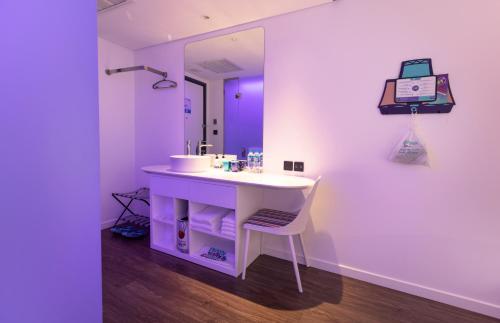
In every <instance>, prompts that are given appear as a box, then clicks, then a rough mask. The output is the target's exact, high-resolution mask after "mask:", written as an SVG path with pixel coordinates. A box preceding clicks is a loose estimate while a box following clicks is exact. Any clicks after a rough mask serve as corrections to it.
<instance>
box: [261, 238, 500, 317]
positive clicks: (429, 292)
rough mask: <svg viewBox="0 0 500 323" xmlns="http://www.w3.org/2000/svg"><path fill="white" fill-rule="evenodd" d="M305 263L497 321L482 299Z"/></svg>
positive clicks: (272, 252)
mask: <svg viewBox="0 0 500 323" xmlns="http://www.w3.org/2000/svg"><path fill="white" fill-rule="evenodd" d="M262 253H263V254H266V255H269V256H273V257H277V258H281V259H285V260H290V261H291V259H292V257H291V254H290V253H289V252H286V251H281V250H276V249H273V248H269V247H263V248H262ZM308 260H309V265H310V266H311V267H314V268H317V269H321V270H325V271H329V272H333V273H336V274H339V275H342V276H346V277H351V278H355V279H359V280H362V281H365V282H368V283H372V284H375V285H379V286H383V287H387V288H391V289H395V290H398V291H401V292H405V293H408V294H412V295H416V296H420V297H424V298H427V299H431V300H433V301H438V302H441V303H445V304H448V305H452V306H456V307H460V308H464V309H467V310H470V311H473V312H477V313H481V314H484V315H488V316H492V317H495V318H500V305H497V304H492V303H488V302H484V301H481V300H477V299H473V298H470V297H466V296H462V295H457V294H454V293H450V292H447V291H443V290H439V289H435V288H431V287H427V286H422V285H419V284H415V283H412V282H407V281H403V280H399V279H396V278H392V277H387V276H384V275H379V274H376V273H372V272H368V271H365V270H362V269H358V268H354V267H350V266H345V265H341V264H336V263H333V262H330V261H325V260H322V259H318V258H312V257H308ZM297 261H298V262H299V263H301V264H304V256H303V255H301V254H297Z"/></svg>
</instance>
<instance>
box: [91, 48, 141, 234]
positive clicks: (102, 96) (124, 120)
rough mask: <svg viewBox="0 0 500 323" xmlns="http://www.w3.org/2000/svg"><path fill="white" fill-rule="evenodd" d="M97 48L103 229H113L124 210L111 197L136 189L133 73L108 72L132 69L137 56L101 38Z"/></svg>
mask: <svg viewBox="0 0 500 323" xmlns="http://www.w3.org/2000/svg"><path fill="white" fill-rule="evenodd" d="M98 44H99V131H100V136H99V137H100V138H99V139H100V175H101V176H100V183H101V217H102V219H101V225H102V227H103V228H107V227H109V226H111V225H113V223H114V222H115V220H116V218H117V217H118V216H119V215H120V214H121V212H122V210H123V207H122V206H120V205H119V204H118V203H117V202H116V201H115V200H114V199H113V198H112V197H111V193H113V192H130V191H133V190H135V189H137V187H136V185H135V121H134V117H135V109H134V103H135V100H134V98H135V93H134V85H135V84H134V73H132V72H130V73H119V74H113V75H111V76H109V75H106V73H105V69H106V68H111V69H114V68H120V67H129V66H133V65H134V54H133V52H132V51H131V50H129V49H126V48H123V47H121V46H119V45H116V44H114V43H112V42H109V41H107V40H104V39H101V38H99V40H98ZM135 73H141V72H135ZM144 73H146V72H144Z"/></svg>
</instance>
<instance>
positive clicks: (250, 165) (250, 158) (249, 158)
mask: <svg viewBox="0 0 500 323" xmlns="http://www.w3.org/2000/svg"><path fill="white" fill-rule="evenodd" d="M253 162H254V153H253V151H250V153H249V154H248V155H247V167H248V170H249V171H250V172H253V167H254V164H253Z"/></svg>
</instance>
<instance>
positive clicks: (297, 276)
mask: <svg viewBox="0 0 500 323" xmlns="http://www.w3.org/2000/svg"><path fill="white" fill-rule="evenodd" d="M288 242H289V243H290V251H291V252H292V260H293V269H294V270H295V278H296V279H297V287H298V288H299V292H301V293H302V283H301V282H300V273H299V266H298V265H297V256H296V255H295V247H294V246H293V237H292V236H291V235H290V236H288Z"/></svg>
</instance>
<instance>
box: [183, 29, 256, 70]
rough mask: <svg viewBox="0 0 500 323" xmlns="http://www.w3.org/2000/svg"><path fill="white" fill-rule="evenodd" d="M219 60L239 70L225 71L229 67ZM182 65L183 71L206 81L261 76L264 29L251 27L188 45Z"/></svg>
mask: <svg viewBox="0 0 500 323" xmlns="http://www.w3.org/2000/svg"><path fill="white" fill-rule="evenodd" d="M221 60H226V61H229V62H230V63H233V64H234V65H236V67H238V68H239V69H238V70H234V69H233V71H227V70H226V71H225V70H224V69H225V68H227V67H229V68H230V67H231V66H228V65H227V63H226V64H221V63H220V61H221ZM214 61H215V63H217V64H215V66H214V65H213V62H214ZM184 64H185V71H186V72H188V73H190V74H193V75H195V76H199V77H201V78H203V79H205V80H221V79H227V78H234V77H245V76H256V75H262V74H263V72H264V29H263V28H253V29H249V30H244V31H241V32H237V33H232V34H229V35H224V36H220V37H214V38H209V39H205V40H202V41H197V42H194V43H190V44H188V45H187V46H186V51H185V59H184ZM207 65H208V66H207ZM214 67H215V71H214Z"/></svg>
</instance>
